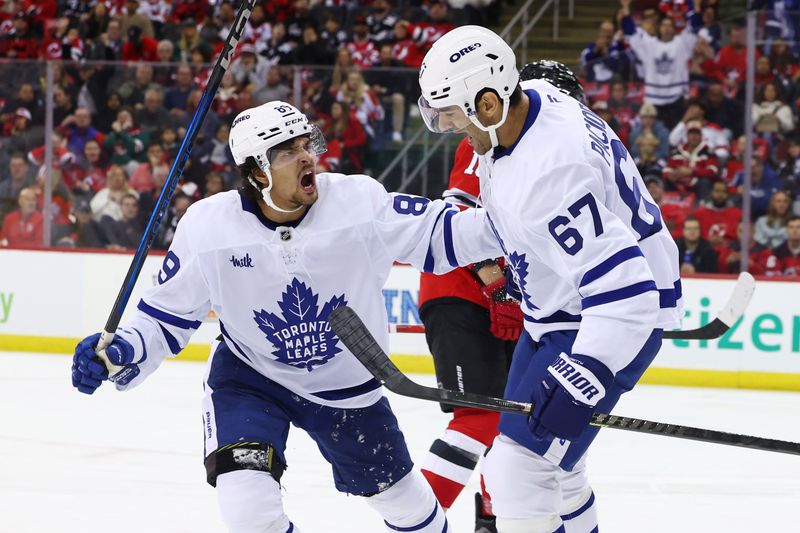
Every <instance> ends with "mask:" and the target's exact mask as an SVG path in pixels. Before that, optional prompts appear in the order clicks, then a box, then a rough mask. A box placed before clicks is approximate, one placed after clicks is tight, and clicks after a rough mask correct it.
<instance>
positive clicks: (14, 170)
mask: <svg viewBox="0 0 800 533" xmlns="http://www.w3.org/2000/svg"><path fill="white" fill-rule="evenodd" d="M33 181H34V175H33V171H32V170H31V167H30V165H29V164H28V160H27V159H26V158H25V155H24V154H22V153H21V152H15V153H13V154H11V158H10V159H9V161H8V175H7V176H6V177H5V178H4V179H2V180H0V218H1V217H2V216H3V214H5V213H7V212H9V211H11V210H12V209H14V206H16V205H17V198H19V193H20V191H21V190H22V189H24V188H26V187H30V186H31V185H33Z"/></svg>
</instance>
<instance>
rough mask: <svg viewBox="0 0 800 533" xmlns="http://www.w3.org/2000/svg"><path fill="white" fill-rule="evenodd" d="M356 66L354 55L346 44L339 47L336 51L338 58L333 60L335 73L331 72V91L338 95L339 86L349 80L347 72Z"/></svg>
mask: <svg viewBox="0 0 800 533" xmlns="http://www.w3.org/2000/svg"><path fill="white" fill-rule="evenodd" d="M354 68H355V65H354V63H353V57H352V56H351V55H350V50H348V49H347V47H346V46H343V47H341V48H339V50H338V51H337V52H336V59H335V60H334V62H333V73H332V74H331V87H330V90H331V93H332V94H334V95H336V93H338V92H339V87H341V86H342V84H344V82H345V81H346V80H347V73H348V72H350V71H351V70H353V69H354Z"/></svg>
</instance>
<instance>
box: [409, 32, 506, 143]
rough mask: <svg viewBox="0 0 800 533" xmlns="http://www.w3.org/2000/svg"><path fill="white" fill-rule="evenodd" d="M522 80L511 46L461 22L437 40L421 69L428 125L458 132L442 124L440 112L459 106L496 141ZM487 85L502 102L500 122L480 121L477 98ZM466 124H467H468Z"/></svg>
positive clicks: (422, 103) (421, 104)
mask: <svg viewBox="0 0 800 533" xmlns="http://www.w3.org/2000/svg"><path fill="white" fill-rule="evenodd" d="M518 84H519V72H518V71H517V66H516V57H515V56H514V51H513V50H512V49H511V47H510V46H509V45H508V44H507V43H506V42H505V41H504V40H503V39H501V38H500V36H499V35H497V34H496V33H494V32H493V31H491V30H489V29H487V28H484V27H482V26H461V27H459V28H456V29H454V30H452V31H450V32H448V33H447V34H445V36H444V37H442V38H441V39H439V40H438V41H436V42H435V43H433V46H432V47H431V49H430V50H428V53H427V54H425V59H424V60H423V61H422V66H421V67H420V71H419V86H420V89H421V90H422V96H420V98H419V101H418V105H419V108H420V112H421V114H422V117H423V119H424V120H425V124H426V125H427V126H428V129H430V130H431V131H433V132H436V133H444V132H449V131H454V129H453V128H440V127H439V111H440V110H442V109H444V108H448V107H453V106H456V107H457V108H459V109H461V110H462V111H463V112H464V115H466V117H467V118H468V119H469V120H470V122H472V123H473V124H475V126H477V127H478V128H480V129H481V130H483V131H485V132H487V133H489V135H490V137H491V138H492V146H497V133H496V131H495V130H496V129H497V128H499V127H500V126H502V125H503V123H505V121H506V117H507V116H508V108H509V100H510V97H511V93H513V92H514V90H515V89H516V88H517V85H518ZM484 89H492V90H494V91H495V92H496V93H497V95H498V96H499V97H500V99H501V100H502V101H503V115H502V117H501V119H500V122H498V123H497V124H492V125H490V126H484V125H483V124H481V123H480V121H478V118H477V116H476V111H475V97H476V96H477V95H478V93H480V92H481V91H482V90H484ZM464 126H466V123H465V124H464Z"/></svg>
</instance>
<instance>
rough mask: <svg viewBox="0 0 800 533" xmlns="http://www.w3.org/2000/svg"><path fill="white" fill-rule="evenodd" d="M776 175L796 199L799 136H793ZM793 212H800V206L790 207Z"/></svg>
mask: <svg viewBox="0 0 800 533" xmlns="http://www.w3.org/2000/svg"><path fill="white" fill-rule="evenodd" d="M778 175H779V176H780V178H781V179H782V180H783V182H784V184H785V185H786V188H787V189H788V190H790V191H791V193H792V197H793V198H795V201H796V200H797V197H798V195H800V138H798V137H793V138H792V140H791V142H790V143H789V147H788V149H787V151H786V158H784V160H783V161H781V163H780V166H779V167H778ZM792 211H794V212H795V213H800V206H798V204H795V206H794V207H793V208H792Z"/></svg>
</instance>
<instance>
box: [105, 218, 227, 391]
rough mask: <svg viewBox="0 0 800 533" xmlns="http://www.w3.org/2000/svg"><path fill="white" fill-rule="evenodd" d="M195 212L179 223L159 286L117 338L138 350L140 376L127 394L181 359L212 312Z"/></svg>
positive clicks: (141, 304) (118, 333)
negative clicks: (195, 241)
mask: <svg viewBox="0 0 800 533" xmlns="http://www.w3.org/2000/svg"><path fill="white" fill-rule="evenodd" d="M191 214H192V209H191V208H190V209H189V211H188V212H187V213H186V215H185V216H184V217H183V219H181V221H180V222H179V223H178V227H177V230H176V232H175V238H174V239H173V241H172V245H171V246H170V249H169V252H167V255H166V257H165V258H164V263H163V264H162V266H161V270H159V272H158V285H156V286H155V287H153V288H152V289H149V290H148V291H146V292H145V294H144V295H143V296H142V299H141V300H140V301H139V302H137V303H136V311H135V314H134V315H133V316H132V317H131V319H130V320H129V321H127V322H126V323H125V324H124V326H121V327H120V328H119V329H117V335H119V336H120V337H122V338H124V339H125V340H127V341H128V342H130V343H131V345H133V347H134V350H135V356H134V361H138V365H139V368H140V369H141V372H140V374H139V375H138V376H137V377H136V378H135V379H133V380H132V381H131V382H130V383H129V384H128V385H127V386H126V387H120V386H117V388H118V389H120V390H123V389H126V388H131V387H135V386H137V385H138V384H139V383H141V382H142V381H143V380H144V379H145V378H146V377H147V376H148V375H150V374H151V373H153V371H154V370H155V369H156V368H158V366H159V365H160V364H161V362H162V361H163V360H164V359H165V358H166V357H175V356H176V355H178V353H179V352H180V351H181V350H182V349H183V348H184V347H185V346H186V345H187V344H188V343H189V338H190V337H191V336H192V334H193V333H194V332H195V331H196V330H197V328H199V327H200V322H201V320H202V319H203V318H204V317H205V316H206V315H207V314H208V311H209V309H210V307H211V303H210V301H209V289H208V284H207V283H206V280H205V278H204V276H203V274H202V272H201V270H200V261H199V258H198V256H197V253H196V249H195V248H194V247H193V246H192V244H191V238H190V236H191V230H192V227H191V224H192V222H193V221H196V220H197V218H195V217H192V216H191Z"/></svg>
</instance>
